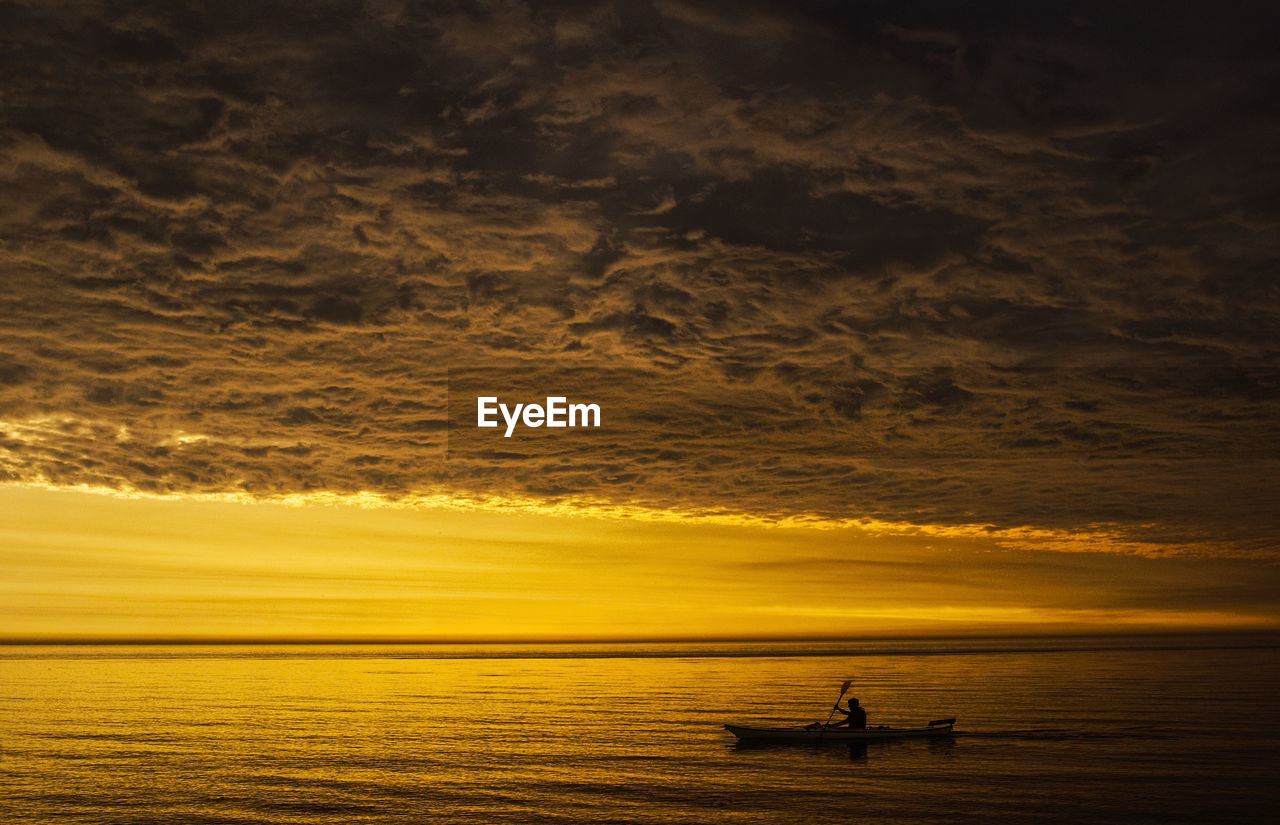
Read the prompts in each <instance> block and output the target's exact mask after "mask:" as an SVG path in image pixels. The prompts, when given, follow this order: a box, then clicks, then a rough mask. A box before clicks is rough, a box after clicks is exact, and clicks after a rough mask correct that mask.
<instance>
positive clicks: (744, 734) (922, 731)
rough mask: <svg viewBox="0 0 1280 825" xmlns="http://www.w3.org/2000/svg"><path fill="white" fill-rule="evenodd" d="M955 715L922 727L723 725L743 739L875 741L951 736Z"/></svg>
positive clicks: (762, 740)
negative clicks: (758, 726) (769, 726)
mask: <svg viewBox="0 0 1280 825" xmlns="http://www.w3.org/2000/svg"><path fill="white" fill-rule="evenodd" d="M955 724H956V720H955V719H935V720H934V721H932V722H930V723H929V724H928V725H926V726H925V727H922V728H892V727H887V726H884V725H881V726H878V727H874V728H853V729H850V728H826V729H823V728H821V727H812V728H809V727H805V728H751V727H746V726H745V725H725V726H724V729H725V730H727V731H729V733H732V734H733V735H734V736H736V737H738V738H739V739H741V740H742V741H744V742H811V743H814V744H817V743H819V742H878V741H881V740H885V739H919V738H924V737H930V736H950V735H951V731H952V728H954V727H955Z"/></svg>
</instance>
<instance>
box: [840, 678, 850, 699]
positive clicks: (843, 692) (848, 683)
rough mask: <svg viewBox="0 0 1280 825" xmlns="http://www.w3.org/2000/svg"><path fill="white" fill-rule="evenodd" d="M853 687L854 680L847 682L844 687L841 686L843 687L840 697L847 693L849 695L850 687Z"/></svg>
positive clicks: (841, 687)
mask: <svg viewBox="0 0 1280 825" xmlns="http://www.w3.org/2000/svg"><path fill="white" fill-rule="evenodd" d="M851 685H853V680H852V679H850V680H849V681H847V682H845V683H844V684H843V685H841V686H840V695H841V696H844V695H845V694H846V693H848V692H849V687H850V686H851Z"/></svg>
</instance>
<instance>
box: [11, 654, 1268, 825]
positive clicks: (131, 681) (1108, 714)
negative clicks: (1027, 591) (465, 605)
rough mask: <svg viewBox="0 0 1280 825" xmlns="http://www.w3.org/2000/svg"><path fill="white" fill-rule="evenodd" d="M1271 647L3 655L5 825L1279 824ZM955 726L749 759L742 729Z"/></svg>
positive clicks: (751, 753)
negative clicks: (857, 718) (929, 734)
mask: <svg viewBox="0 0 1280 825" xmlns="http://www.w3.org/2000/svg"><path fill="white" fill-rule="evenodd" d="M1278 650H1280V640H1278V639H1277V637H1275V636H1232V637H1226V636H1188V637H1154V638H1129V639H1124V638H1108V639H1078V638H1077V639H1065V638H1059V639H1036V640H1028V639H1006V640H991V639H984V640H927V641H909V642H905V641H878V642H828V643H786V644H782V643H754V644H637V645H544V646H421V647H410V646H368V647H356V646H170V647H165V646H137V647H123V646H99V647H91V646H81V647H74V646H61V647H33V646H13V647H0V719H3V722H2V723H0V754H2V756H0V810H3V811H4V814H3V820H4V821H5V822H15V823H16V822H22V823H36V822H38V823H45V822H86V823H125V822H128V823H153V822H154V823H162V822H163V823H174V822H198V823H349V822H378V823H409V822H414V823H425V822H433V823H437V822H443V823H455V822H456V823H465V822H476V823H503V822H510V823H520V822H554V823H589V822H590V823H595V822H601V821H608V822H624V823H625V822H631V823H774V822H784V823H785V822H794V823H805V822H814V823H817V822H822V823H831V822H866V823H890V824H892V823H933V822H965V821H971V822H982V823H997V824H998V823H1015V822H1016V823H1035V822H1054V823H1057V822H1150V823H1204V822H1268V823H1270V822H1273V821H1275V813H1274V811H1275V810H1276V807H1275V806H1276V804H1277V802H1278V799H1277V791H1276V789H1275V787H1276V783H1275V761H1276V760H1275V753H1276V745H1275V739H1274V736H1275V735H1276V734H1277V733H1280V712H1278V711H1277V708H1276V703H1275V700H1274V698H1273V693H1274V690H1275V685H1276V683H1277V681H1278V680H1277V677H1280V656H1278V654H1277V651H1278ZM848 678H852V679H853V680H854V685H855V689H854V693H856V695H857V696H858V697H859V698H860V699H861V700H862V703H863V705H865V706H866V707H867V708H868V710H869V713H870V717H871V719H870V721H871V723H872V724H919V723H922V722H925V721H927V720H929V719H935V718H939V717H943V716H958V717H959V719H960V722H959V725H958V727H957V730H958V732H957V734H956V735H955V736H954V737H951V738H949V739H944V740H940V741H921V740H917V741H904V742H896V743H876V744H872V745H869V746H866V747H863V748H852V749H851V748H849V747H848V746H841V745H827V746H824V747H820V748H813V747H807V746H789V747H766V748H743V747H739V746H736V745H735V743H734V740H733V737H732V736H730V735H729V734H728V733H727V732H726V731H724V730H723V729H722V727H721V725H723V723H725V722H730V721H733V722H742V723H747V724H751V723H758V724H798V723H805V722H809V721H813V720H815V719H822V718H825V716H826V714H827V711H828V710H829V709H830V705H831V702H832V700H833V699H834V695H835V693H836V692H837V691H838V689H839V688H838V686H839V683H840V682H841V681H843V680H844V679H848Z"/></svg>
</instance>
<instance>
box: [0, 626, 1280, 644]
mask: <svg viewBox="0 0 1280 825" xmlns="http://www.w3.org/2000/svg"><path fill="white" fill-rule="evenodd" d="M1245 634H1265V635H1276V634H1280V628H1276V627H1274V626H1270V627H1259V626H1243V625H1242V626H1239V627H1233V628H1223V627H1191V628H1169V627H1162V628H1128V629H1125V630H1113V629H1096V628H1095V629H1081V630H1054V631H1025V630H1024V631H1010V630H991V631H973V632H967V633H890V634H884V635H879V634H871V635H865V636H851V635H848V634H797V635H772V636H607V637H606V636H549V637H546V638H530V637H491V638H485V637H430V636H302V635H296V636H239V637H232V636H48V637H43V636H9V637H6V636H0V647H40V646H49V647H55V646H65V647H74V646H86V647H89V646H104V647H105V646H113V645H118V646H122V647H123V646H130V645H138V646H160V645H174V646H198V645H208V646H234V645H246V646H250V645H251V646H265V645H280V646H285V645H299V646H300V645H369V646H390V645H437V646H445V645H460V646H466V645H561V644H564V645H569V644H573V645H591V644H603V645H607V644H622V645H631V644H681V643H683V644H731V643H740V644H748V643H770V642H773V643H777V642H791V643H795V642H880V641H926V640H932V639H1036V638H1109V637H1126V636H1128V637H1132V636H1151V637H1159V636H1228V635H1245Z"/></svg>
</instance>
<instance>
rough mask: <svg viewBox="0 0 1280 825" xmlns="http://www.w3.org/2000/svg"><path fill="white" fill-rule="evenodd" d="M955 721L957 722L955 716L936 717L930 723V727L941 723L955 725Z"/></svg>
mask: <svg viewBox="0 0 1280 825" xmlns="http://www.w3.org/2000/svg"><path fill="white" fill-rule="evenodd" d="M955 723H956V719H955V717H954V716H953V717H951V718H950V719H934V720H933V721H932V722H930V723H929V727H931V728H936V727H938V726H939V725H954V724H955Z"/></svg>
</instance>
